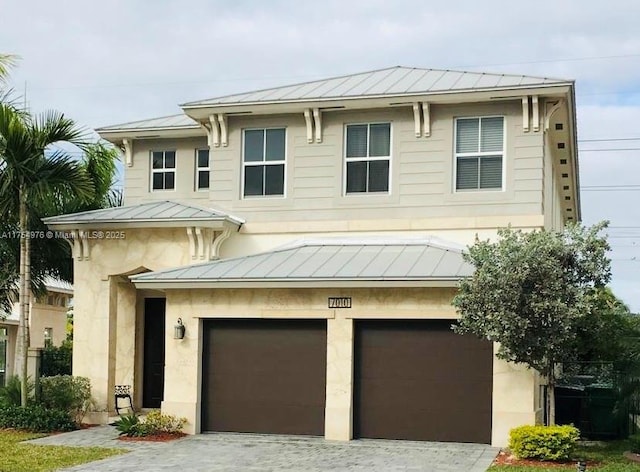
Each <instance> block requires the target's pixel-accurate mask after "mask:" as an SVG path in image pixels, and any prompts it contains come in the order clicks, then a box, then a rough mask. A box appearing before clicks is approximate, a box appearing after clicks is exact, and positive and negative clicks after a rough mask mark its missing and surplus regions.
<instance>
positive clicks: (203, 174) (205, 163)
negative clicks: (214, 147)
mask: <svg viewBox="0 0 640 472" xmlns="http://www.w3.org/2000/svg"><path fill="white" fill-rule="evenodd" d="M209 171H210V167H209V150H208V149H197V150H196V190H205V189H208V188H209Z"/></svg>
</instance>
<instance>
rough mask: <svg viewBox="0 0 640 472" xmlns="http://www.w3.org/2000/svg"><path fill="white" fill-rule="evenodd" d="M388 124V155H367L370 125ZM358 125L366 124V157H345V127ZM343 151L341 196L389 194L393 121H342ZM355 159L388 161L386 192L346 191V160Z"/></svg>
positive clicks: (391, 174) (353, 160)
mask: <svg viewBox="0 0 640 472" xmlns="http://www.w3.org/2000/svg"><path fill="white" fill-rule="evenodd" d="M386 124H388V125H389V155H388V156H374V157H371V156H369V136H370V131H369V130H370V129H371V125H386ZM358 125H367V156H366V157H347V127H349V126H358ZM343 135H344V136H343V144H342V147H343V151H342V175H343V178H342V196H343V197H349V198H351V197H358V196H360V197H362V196H375V195H379V196H380V195H391V193H392V192H391V189H392V186H391V184H392V182H393V180H392V178H393V172H392V169H393V122H392V121H391V120H389V121H364V122H359V121H358V122H353V123H344V126H343ZM356 161H365V162H370V161H389V184H388V186H387V191H386V192H351V193H348V192H347V163H348V162H356Z"/></svg>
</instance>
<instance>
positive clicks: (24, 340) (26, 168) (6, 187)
mask: <svg viewBox="0 0 640 472" xmlns="http://www.w3.org/2000/svg"><path fill="white" fill-rule="evenodd" d="M83 138H84V137H83V133H82V131H81V130H79V129H78V128H77V127H76V125H75V123H74V122H73V121H72V120H70V119H68V118H65V117H64V115H63V114H61V113H58V112H47V113H44V114H42V115H39V116H36V117H32V116H31V115H30V114H28V113H27V112H24V111H22V112H21V111H18V110H17V109H16V108H15V107H13V106H12V105H10V104H7V103H1V102H0V214H2V215H4V219H5V220H8V221H11V220H14V221H15V219H16V216H17V221H18V229H19V237H20V256H19V260H20V270H19V289H18V294H19V295H18V300H19V308H20V310H19V314H20V317H19V325H18V346H19V354H18V357H19V365H20V371H21V375H20V378H21V382H22V394H21V403H22V405H26V402H27V388H26V383H27V349H28V346H29V329H28V321H29V305H30V304H29V298H30V295H31V236H32V235H31V234H29V231H30V229H31V226H30V224H29V222H30V217H31V216H32V215H34V214H37V212H38V208H42V206H46V202H51V200H54V201H56V200H64V199H67V198H69V196H73V197H75V198H78V199H79V200H89V199H91V198H92V197H93V195H94V191H93V188H92V185H91V181H90V179H89V178H88V176H87V173H86V172H85V171H84V169H83V168H82V166H81V165H80V164H79V163H78V162H77V161H75V160H73V158H72V157H71V156H70V155H69V154H68V153H67V152H66V151H64V150H60V149H55V150H52V151H51V153H50V154H49V155H45V150H51V145H53V144H55V143H59V142H68V143H72V144H76V145H79V146H83V145H84V144H85V143H84V139H83Z"/></svg>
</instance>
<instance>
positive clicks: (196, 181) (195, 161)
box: [193, 147, 211, 192]
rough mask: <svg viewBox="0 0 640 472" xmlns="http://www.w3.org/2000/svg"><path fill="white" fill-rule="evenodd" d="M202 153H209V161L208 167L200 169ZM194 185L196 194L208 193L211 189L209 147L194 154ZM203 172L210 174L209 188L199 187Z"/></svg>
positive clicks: (197, 150) (196, 150)
mask: <svg viewBox="0 0 640 472" xmlns="http://www.w3.org/2000/svg"><path fill="white" fill-rule="evenodd" d="M200 151H207V152H208V153H209V159H208V160H207V167H199V166H198V153H199V152H200ZM194 164H195V166H194V183H193V189H194V190H195V191H196V192H208V191H209V189H210V188H211V150H210V149H209V148H208V147H207V148H196V149H195V152H194ZM201 171H207V172H209V186H208V187H206V188H205V187H203V188H200V187H198V183H199V182H200V179H199V177H200V174H199V173H200V172H201Z"/></svg>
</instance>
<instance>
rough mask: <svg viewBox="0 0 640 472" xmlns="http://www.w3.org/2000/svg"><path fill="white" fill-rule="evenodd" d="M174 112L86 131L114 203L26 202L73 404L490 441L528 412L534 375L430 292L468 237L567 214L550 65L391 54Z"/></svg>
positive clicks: (442, 285) (573, 169)
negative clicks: (498, 352) (54, 239)
mask: <svg viewBox="0 0 640 472" xmlns="http://www.w3.org/2000/svg"><path fill="white" fill-rule="evenodd" d="M181 107H182V109H183V111H184V114H181V115H177V116H171V117H165V118H156V119H150V120H146V121H140V122H134V123H125V124H122V125H116V126H109V127H104V128H101V129H99V130H98V132H99V133H100V135H101V136H102V137H103V138H105V139H107V140H109V141H111V142H112V143H114V144H115V145H117V146H121V148H122V149H123V152H124V155H125V168H126V171H125V179H124V186H125V203H126V204H125V206H124V207H120V208H114V209H107V210H98V211H93V212H87V213H80V214H74V215H65V216H59V217H54V218H50V219H48V220H47V223H48V224H49V226H50V227H51V228H53V229H57V230H64V231H67V232H69V233H70V234H72V236H73V244H74V259H75V262H74V264H75V274H76V275H75V277H76V280H75V288H76V294H75V320H74V359H73V361H74V362H73V365H74V373H75V374H76V375H84V376H87V377H89V378H90V379H91V381H92V385H93V392H94V396H95V397H96V399H97V400H98V404H99V405H100V408H99V410H100V411H97V412H95V413H94V414H93V420H94V421H102V422H105V421H107V417H108V416H109V414H112V412H113V406H114V405H113V402H114V400H113V389H114V386H115V385H121V384H126V385H131V386H133V391H134V401H135V403H136V404H137V406H139V407H143V408H154V407H155V408H158V407H161V408H162V410H163V412H166V413H171V414H175V415H179V416H184V417H186V418H187V419H188V420H189V422H188V425H187V427H186V430H187V432H190V433H198V432H201V431H238V432H258V433H286V434H303V435H304V434H307V435H323V436H325V437H326V438H328V439H339V440H348V439H351V438H392V439H416V440H438V441H461V442H479V443H491V444H494V445H497V446H502V445H504V444H505V443H506V442H507V437H508V431H509V429H510V428H512V427H514V426H518V425H521V424H532V423H536V422H540V421H541V416H542V401H543V400H542V397H541V391H542V390H541V383H542V382H541V380H540V379H539V378H538V376H536V375H535V374H534V373H533V372H531V371H528V370H526V369H525V368H523V367H522V366H516V365H512V364H508V363H505V362H503V361H500V360H498V359H496V358H495V356H494V352H495V347H494V346H493V345H492V344H491V343H489V342H487V341H482V340H479V339H476V338H474V337H472V336H460V335H457V334H454V333H453V332H452V331H451V329H450V327H451V324H452V323H453V322H455V319H456V312H455V310H454V309H453V308H452V306H451V299H452V297H453V296H454V294H455V293H456V286H457V284H458V281H459V280H460V278H461V277H465V276H467V275H469V274H470V273H471V272H472V267H470V266H469V265H468V264H466V263H465V262H464V261H463V259H462V256H461V253H462V250H464V248H465V246H466V245H469V244H472V243H473V242H474V240H475V239H476V238H492V237H495V235H496V231H497V229H498V228H501V227H506V226H508V225H511V226H512V227H514V228H522V229H524V230H532V229H536V228H554V229H560V228H562V226H563V225H564V224H565V222H567V221H570V220H579V218H580V206H579V200H578V163H577V155H576V145H575V143H576V141H575V140H576V131H575V101H574V84H573V82H572V81H569V80H557V79H548V78H539V77H527V76H515V75H498V74H483V73H476V72H456V71H445V70H431V69H414V68H405V67H393V68H389V69H383V70H376V71H372V72H364V73H360V74H354V75H349V76H344V77H336V78H330V79H326V80H318V81H313V82H308V83H302V84H296V85H291V86H285V87H278V88H272V89H266V90H259V91H255V92H248V93H242V94H237V95H231V96H224V97H219V98H213V99H208V100H201V101H197V102H191V103H185V104H183V105H182V106H181ZM182 327H184V330H183V329H182Z"/></svg>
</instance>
